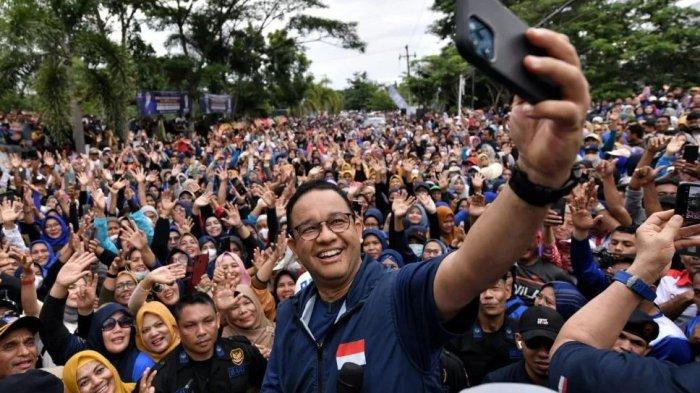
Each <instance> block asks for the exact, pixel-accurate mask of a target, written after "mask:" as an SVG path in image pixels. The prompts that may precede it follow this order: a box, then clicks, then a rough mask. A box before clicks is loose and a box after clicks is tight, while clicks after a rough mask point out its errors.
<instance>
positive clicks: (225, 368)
mask: <svg viewBox="0 0 700 393" xmlns="http://www.w3.org/2000/svg"><path fill="white" fill-rule="evenodd" d="M266 368H267V361H266V360H265V358H264V357H263V356H262V355H261V354H260V351H258V349H257V348H255V347H254V346H253V345H252V344H251V343H250V341H248V339H246V338H245V337H241V336H236V337H231V338H219V339H218V340H217V341H216V345H215V347H214V353H213V355H212V357H211V358H210V359H209V360H205V361H194V360H192V359H191V358H190V357H189V356H188V355H187V352H185V349H184V348H182V344H180V345H179V346H178V347H177V348H175V349H174V350H173V351H172V352H171V353H170V354H169V355H168V356H167V357H166V358H165V359H163V361H162V362H161V363H160V364H159V365H158V368H157V370H158V373H157V374H156V377H155V379H154V381H153V387H155V390H156V393H166V392H167V393H173V392H174V393H205V392H216V393H238V392H247V391H249V389H251V388H254V389H259V388H260V385H262V380H263V376H264V375H265V369H266Z"/></svg>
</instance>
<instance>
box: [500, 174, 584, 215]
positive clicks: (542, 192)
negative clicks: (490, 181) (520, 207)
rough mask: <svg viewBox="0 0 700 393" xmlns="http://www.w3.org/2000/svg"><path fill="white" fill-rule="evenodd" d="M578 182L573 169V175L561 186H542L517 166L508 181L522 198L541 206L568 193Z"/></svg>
mask: <svg viewBox="0 0 700 393" xmlns="http://www.w3.org/2000/svg"><path fill="white" fill-rule="evenodd" d="M576 184H578V178H577V177H575V176H574V172H573V171H572V172H571V176H570V177H569V179H568V180H567V181H566V183H564V185H563V186H562V187H561V188H558V189H554V188H549V187H545V186H540V185H538V184H535V183H533V182H531V181H530V179H528V177H527V173H525V172H523V171H521V170H520V169H519V168H518V167H517V166H515V167H514V168H513V173H512V175H511V177H510V181H509V182H508V185H509V186H510V188H511V189H512V190H513V192H514V193H515V195H517V196H518V197H519V198H520V199H522V200H524V201H525V202H527V203H528V204H530V205H533V206H540V207H543V206H547V205H551V204H553V203H555V202H557V201H558V200H559V199H561V198H563V197H564V196H566V195H568V194H569V192H571V190H572V189H573V188H574V187H575V186H576Z"/></svg>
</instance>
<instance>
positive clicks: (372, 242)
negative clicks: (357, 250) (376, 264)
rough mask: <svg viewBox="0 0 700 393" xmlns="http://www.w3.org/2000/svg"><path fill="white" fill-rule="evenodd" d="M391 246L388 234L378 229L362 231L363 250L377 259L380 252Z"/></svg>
mask: <svg viewBox="0 0 700 393" xmlns="http://www.w3.org/2000/svg"><path fill="white" fill-rule="evenodd" d="M388 247H389V245H388V241H387V238H386V235H385V234H384V232H382V231H380V230H378V229H365V230H364V232H362V252H364V253H365V255H367V256H369V257H370V258H372V259H374V260H375V261H376V260H377V259H378V258H379V254H381V253H382V251H384V250H386V249H387V248H388Z"/></svg>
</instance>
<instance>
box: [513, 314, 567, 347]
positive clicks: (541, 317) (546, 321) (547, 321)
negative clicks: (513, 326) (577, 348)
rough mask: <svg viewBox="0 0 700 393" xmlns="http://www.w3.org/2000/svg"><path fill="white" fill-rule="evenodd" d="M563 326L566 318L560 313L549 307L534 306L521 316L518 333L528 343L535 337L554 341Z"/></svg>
mask: <svg viewBox="0 0 700 393" xmlns="http://www.w3.org/2000/svg"><path fill="white" fill-rule="evenodd" d="M562 326H564V318H563V317H562V316H561V315H559V313H558V312H556V311H555V310H553V309H551V308H549V307H542V306H534V307H530V308H528V309H527V310H525V312H524V313H523V315H521V316H520V320H519V321H518V330H517V331H518V333H520V334H522V336H523V339H524V340H526V341H527V340H530V339H532V338H535V337H547V338H550V339H552V340H554V339H556V338H557V334H559V330H561V327H562Z"/></svg>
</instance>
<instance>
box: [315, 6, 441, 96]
mask: <svg viewBox="0 0 700 393" xmlns="http://www.w3.org/2000/svg"><path fill="white" fill-rule="evenodd" d="M432 3H433V0H381V1H378V0H328V1H327V4H328V6H329V7H328V8H327V9H324V10H320V11H318V12H313V14H315V15H318V16H324V17H328V18H334V19H339V20H342V21H345V22H349V21H355V22H357V23H358V26H357V30H358V33H359V35H360V38H361V39H362V40H363V41H364V42H365V43H366V44H367V48H366V50H365V53H364V54H362V53H359V52H358V51H351V50H346V49H342V48H338V47H335V46H332V45H328V44H325V43H313V44H310V45H308V46H307V47H308V51H307V55H308V57H309V58H310V59H311V60H312V62H313V63H312V65H311V71H312V73H313V74H314V75H315V76H316V77H317V79H320V78H322V77H324V76H325V77H327V78H328V79H330V80H331V86H332V87H334V88H337V89H340V88H343V87H345V86H347V79H348V78H350V77H352V74H353V73H354V72H358V71H360V72H361V71H367V74H368V76H369V78H370V79H372V80H375V81H378V82H380V83H387V84H391V83H394V82H398V81H399V79H400V78H401V75H403V74H404V73H405V72H406V59H405V58H402V59H401V60H399V55H405V53H406V50H405V48H404V47H405V46H406V45H408V48H409V54H410V55H411V56H413V55H414V54H415V55H418V57H419V58H420V57H423V56H426V55H431V54H436V53H438V52H439V51H440V48H441V47H443V46H444V45H446V44H447V41H444V42H441V40H440V39H439V38H438V37H437V36H435V35H432V34H430V33H428V32H427V30H428V26H429V25H430V24H432V23H433V22H434V21H435V20H436V19H438V17H439V14H436V13H434V12H432V11H430V6H431V5H432Z"/></svg>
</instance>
